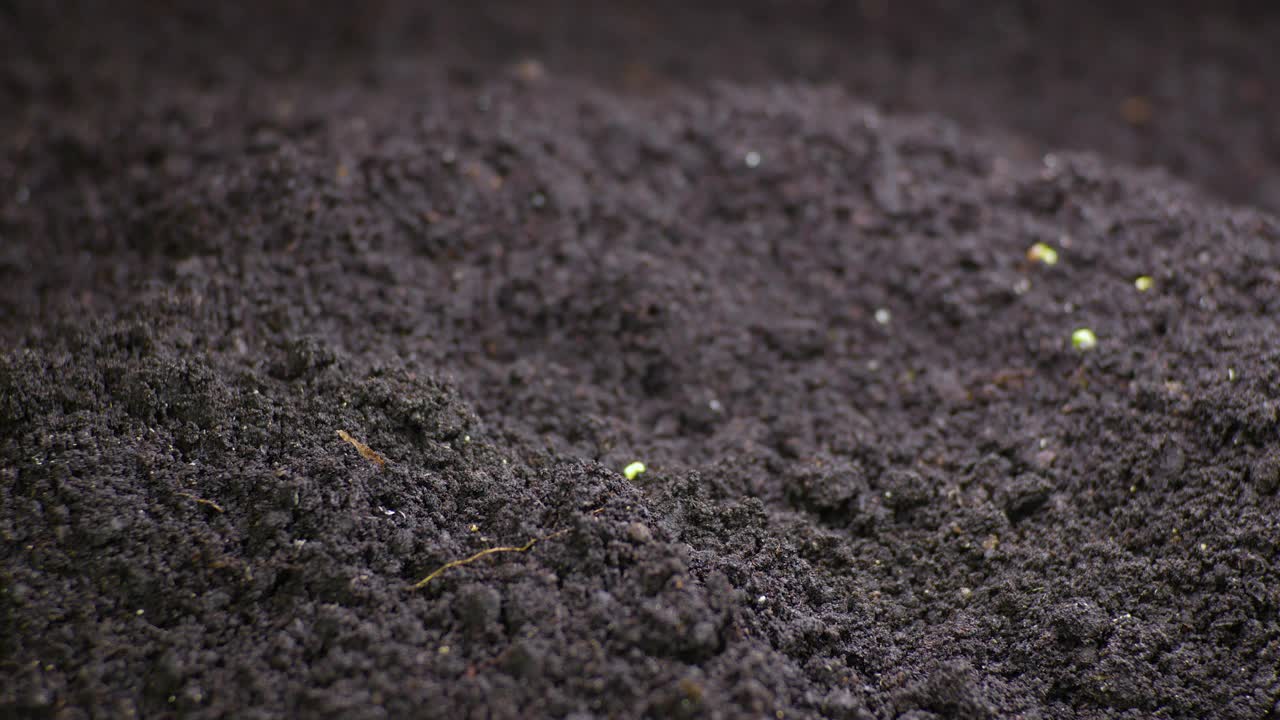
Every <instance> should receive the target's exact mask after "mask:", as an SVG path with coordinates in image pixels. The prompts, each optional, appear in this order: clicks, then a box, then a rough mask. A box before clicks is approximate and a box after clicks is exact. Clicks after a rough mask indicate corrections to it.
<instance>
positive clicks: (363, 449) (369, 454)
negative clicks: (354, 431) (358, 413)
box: [338, 430, 387, 468]
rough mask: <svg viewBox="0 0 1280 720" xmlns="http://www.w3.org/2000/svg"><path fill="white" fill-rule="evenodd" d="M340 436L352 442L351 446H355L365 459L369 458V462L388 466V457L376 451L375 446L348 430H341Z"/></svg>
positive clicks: (379, 465)
mask: <svg viewBox="0 0 1280 720" xmlns="http://www.w3.org/2000/svg"><path fill="white" fill-rule="evenodd" d="M338 437H340V438H342V439H343V440H345V441H347V442H348V443H350V444H351V447H353V448H355V449H356V452H358V453H360V457H362V458H364V459H365V460H368V461H369V462H372V463H374V464H376V465H377V466H378V467H380V468H381V467H386V465H387V460H386V458H384V457H382V456H381V455H379V454H378V453H376V452H374V450H373V448H371V447H369V446H368V445H365V444H364V443H362V442H360V441H359V440H357V439H355V438H353V437H351V433H349V432H347V431H346V430H339V431H338Z"/></svg>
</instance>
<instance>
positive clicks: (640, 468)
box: [622, 460, 644, 480]
mask: <svg viewBox="0 0 1280 720" xmlns="http://www.w3.org/2000/svg"><path fill="white" fill-rule="evenodd" d="M642 472H644V463H642V462H640V461H639V460H637V461H636V462H633V463H631V464H630V465H628V466H626V467H625V468H623V469H622V474H623V475H626V476H627V479H628V480H635V479H636V478H637V477H639V475H640V473H642Z"/></svg>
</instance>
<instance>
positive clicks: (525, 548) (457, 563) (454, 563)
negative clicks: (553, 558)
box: [409, 507, 604, 590]
mask: <svg viewBox="0 0 1280 720" xmlns="http://www.w3.org/2000/svg"><path fill="white" fill-rule="evenodd" d="M602 512H604V508H603V507H598V508H596V509H595V510H592V511H591V514H592V515H599V514H600V513H602ZM568 532H569V528H565V529H564V530H557V531H556V532H553V533H551V534H550V535H543V536H542V537H538V538H532V539H530V540H529V542H527V543H525V544H524V545H519V546H516V545H503V546H500V547H491V548H487V549H485V550H481V551H480V552H478V553H476V554H475V555H472V556H470V557H466V558H463V559H461V560H451V561H450V562H447V563H445V564H444V565H441V566H440V567H438V568H436V569H435V570H434V571H433V572H432V573H431V574H430V575H428V576H426V577H424V578H422V579H421V580H419V581H418V582H416V583H414V584H412V585H410V586H409V589H410V590H421V589H422V588H424V587H426V585H427V583H429V582H431V581H432V580H435V579H436V578H437V577H439V576H440V575H441V574H443V573H444V572H445V571H446V570H450V569H452V568H456V567H461V566H463V565H470V564H471V563H473V562H475V561H477V560H479V559H480V558H482V557H484V556H486V555H494V554H496V553H504V552H515V553H522V552H529V550H530V549H532V548H533V546H534V545H537V544H538V543H540V542H542V541H544V540H551V539H553V538H558V537H560V536H561V535H564V534H566V533H568Z"/></svg>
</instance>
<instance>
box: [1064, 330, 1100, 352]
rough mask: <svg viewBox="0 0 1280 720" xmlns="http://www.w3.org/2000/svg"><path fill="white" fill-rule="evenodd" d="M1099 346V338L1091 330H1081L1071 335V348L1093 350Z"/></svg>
mask: <svg viewBox="0 0 1280 720" xmlns="http://www.w3.org/2000/svg"><path fill="white" fill-rule="evenodd" d="M1097 346H1098V336H1097V335H1094V334H1093V331H1092V330H1090V329H1089V328H1080V329H1079V330H1076V331H1075V332H1073V333H1071V347H1073V348H1075V349H1076V350H1081V351H1083V350H1092V349H1094V348H1095V347H1097Z"/></svg>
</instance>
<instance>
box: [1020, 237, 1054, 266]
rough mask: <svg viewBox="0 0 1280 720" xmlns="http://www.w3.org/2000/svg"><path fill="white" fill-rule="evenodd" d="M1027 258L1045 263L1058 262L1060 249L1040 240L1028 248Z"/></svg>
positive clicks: (1052, 263)
mask: <svg viewBox="0 0 1280 720" xmlns="http://www.w3.org/2000/svg"><path fill="white" fill-rule="evenodd" d="M1027 259H1028V260H1030V261H1031V262H1038V263H1044V264H1045V265H1057V264H1058V251H1057V250H1054V249H1053V248H1052V247H1051V246H1049V245H1046V244H1045V243H1042V242H1038V243H1036V244H1035V245H1032V246H1031V247H1030V248H1029V249H1028V250H1027Z"/></svg>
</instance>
